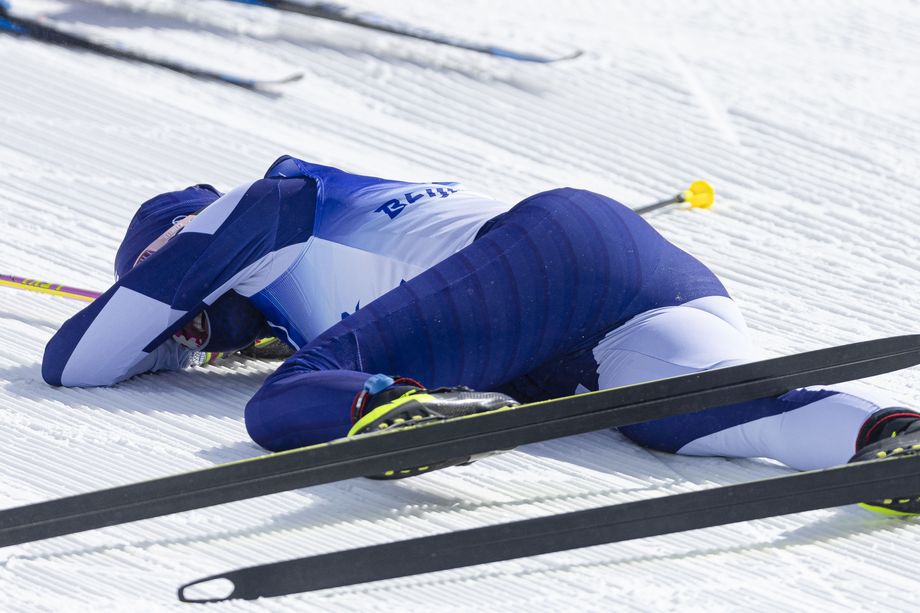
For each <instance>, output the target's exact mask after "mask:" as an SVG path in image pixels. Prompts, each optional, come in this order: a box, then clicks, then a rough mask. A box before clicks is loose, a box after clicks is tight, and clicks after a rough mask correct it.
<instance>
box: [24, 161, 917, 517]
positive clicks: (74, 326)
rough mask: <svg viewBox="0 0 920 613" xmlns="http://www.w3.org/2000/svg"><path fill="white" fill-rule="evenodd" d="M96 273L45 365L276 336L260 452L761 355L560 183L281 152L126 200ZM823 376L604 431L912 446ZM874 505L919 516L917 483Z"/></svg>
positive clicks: (902, 431)
mask: <svg viewBox="0 0 920 613" xmlns="http://www.w3.org/2000/svg"><path fill="white" fill-rule="evenodd" d="M115 273H116V276H117V282H116V283H115V285H113V286H112V287H111V288H110V289H109V290H108V291H107V292H105V294H103V295H102V297H100V298H99V299H98V300H96V301H95V302H93V303H92V304H90V305H89V306H87V307H86V308H85V309H84V310H83V311H81V312H80V313H78V314H77V315H76V316H74V317H73V318H71V319H70V320H69V321H67V322H66V323H65V324H64V325H63V326H62V327H61V329H60V330H59V331H58V332H57V334H55V336H54V337H53V338H52V339H51V341H50V342H49V343H48V346H47V347H46V349H45V357H44V363H43V365H42V374H43V376H44V378H45V380H46V381H47V382H48V383H50V384H52V385H67V386H91V385H111V384H114V383H116V382H118V381H122V380H124V379H127V378H129V377H131V376H134V375H137V374H139V373H143V372H148V371H156V370H163V369H177V368H182V367H184V366H187V365H189V363H190V362H191V361H192V359H193V356H194V355H195V354H196V352H199V351H202V350H204V349H207V350H208V351H233V350H238V349H240V348H241V347H244V346H246V345H248V344H250V343H251V342H252V341H253V340H254V339H256V338H259V337H264V336H272V335H274V336H277V337H279V338H281V339H282V340H284V341H285V342H287V343H288V344H290V345H291V346H292V347H294V348H296V349H297V352H296V353H295V354H294V355H293V356H291V357H290V358H289V359H288V360H287V361H285V362H284V363H283V364H282V365H281V367H280V368H278V370H277V371H276V372H275V373H274V374H272V375H271V376H270V377H269V378H268V379H267V380H266V381H265V383H264V385H263V386H262V388H261V389H260V390H259V391H258V392H257V393H256V395H255V396H254V397H253V398H252V399H251V400H250V401H249V404H248V405H247V406H246V427H247V429H248V430H249V433H250V435H251V436H252V438H253V439H254V440H255V441H256V442H257V443H258V444H260V445H262V446H263V447H265V448H266V449H270V450H273V451H278V450H283V449H290V448H294V447H299V446H303V445H310V444H314V443H319V442H323V441H328V440H331V439H335V438H338V437H342V436H345V435H354V434H358V433H362V432H367V431H371V430H377V429H380V428H384V427H389V426H392V425H394V424H396V423H401V422H400V420H406V421H412V420H413V419H418V418H441V417H443V416H453V415H462V414H469V413H475V412H482V411H489V410H493V409H496V408H498V407H503V406H508V405H509V404H514V403H516V401H521V402H530V401H535V400H542V399H546V398H552V397H556V396H565V395H570V394H573V393H577V392H581V391H588V390H597V389H604V388H612V387H617V386H621V385H627V384H631V383H637V382H641V381H648V380H652V379H661V378H664V377H671V376H675V375H681V374H685V373H690V372H695V371H699V370H705V369H709V368H715V367H722V366H728V365H731V364H737V363H741V362H746V361H750V360H754V359H758V357H759V356H758V352H757V351H756V349H755V348H754V347H753V346H752V344H751V341H750V339H749V338H748V333H747V330H746V327H745V324H744V321H743V319H742V317H741V314H740V313H739V311H738V309H737V307H736V306H735V303H734V302H733V301H732V300H731V299H730V298H729V297H728V293H727V292H726V290H725V288H724V287H723V286H722V283H720V282H719V280H718V279H717V278H716V277H715V275H714V274H713V273H712V272H711V271H710V270H709V269H707V268H706V267H705V266H704V265H703V264H701V263H700V262H699V261H697V260H696V259H695V258H693V257H692V256H690V255H688V254H687V253H685V252H684V251H681V250H680V249H678V248H677V247H675V246H674V245H672V244H670V243H669V242H668V241H666V240H665V239H664V238H663V237H662V236H661V235H659V234H658V233H657V232H656V231H655V230H653V229H652V228H651V226H649V224H648V223H646V222H645V221H644V220H643V219H641V218H640V217H639V216H638V215H636V214H635V213H633V212H632V211H630V210H629V209H628V208H626V207H624V206H623V205H621V204H619V203H617V202H615V201H613V200H611V199H609V198H606V197H604V196H600V195H598V194H594V193H591V192H587V191H580V190H575V189H558V190H553V191H549V192H544V193H541V194H537V195H535V196H531V197H530V198H527V199H526V200H524V201H523V202H521V203H519V204H517V205H516V206H514V207H509V206H508V205H506V204H503V203H501V202H497V201H494V200H491V199H488V198H484V197H482V196H478V195H475V194H473V193H471V192H468V191H466V190H464V189H463V188H462V187H461V186H459V185H458V184H455V183H426V184H414V183H404V182H399V181H389V180H384V179H378V178H373V177H365V176H359V175H353V174H349V173H346V172H343V171H341V170H337V169H335V168H329V167H326V166H319V165H316V164H311V163H308V162H304V161H301V160H297V159H294V158H291V157H282V158H281V159H279V160H278V161H277V162H276V163H275V164H274V165H273V166H272V167H271V168H270V169H269V171H268V172H267V173H266V175H265V178H264V179H260V180H258V181H254V182H252V183H248V184H246V185H243V186H241V187H238V188H236V189H234V190H232V191H230V192H229V193H227V194H225V195H221V194H220V193H219V192H217V191H216V190H215V189H214V188H212V187H210V186H207V185H197V186H194V187H189V188H187V189H185V190H183V191H178V192H172V193H168V194H163V195H160V196H157V197H156V198H154V199H152V200H150V201H148V202H145V203H144V204H143V205H141V207H140V210H139V211H138V212H137V214H136V215H135V216H134V219H132V221H131V223H130V225H129V227H128V231H127V234H126V236H125V238H124V241H123V242H122V244H121V246H120V247H119V249H118V253H117V255H116V257H115ZM397 375H402V376H403V377H411V379H409V378H403V377H399V376H397ZM419 382H421V383H419ZM422 383H424V385H425V386H428V388H427V389H426V388H425V387H423V385H422ZM458 385H463V386H468V387H469V388H472V389H475V390H483V391H481V392H473V391H470V390H467V389H465V388H458V387H450V386H458ZM842 390H843V388H842V387H834V388H825V389H814V388H809V389H800V390H795V391H793V392H790V393H787V394H785V395H783V396H780V397H777V398H768V399H763V400H756V401H752V402H745V403H740V404H735V405H730V406H723V407H719V408H714V409H710V410H706V411H702V412H699V413H694V414H690V415H685V416H680V417H673V418H668V419H661V420H658V421H653V422H649V423H644V424H638V425H633V426H629V427H624V428H621V431H622V432H623V433H624V434H625V435H626V436H628V437H629V438H631V439H632V440H634V441H636V442H638V443H639V444H642V445H645V446H647V447H651V448H653V449H659V450H664V451H670V452H674V453H682V454H689V455H720V456H731V457H767V458H773V459H775V460H779V461H781V462H783V463H785V464H787V465H789V466H791V467H794V468H798V469H812V468H821V467H828V466H832V465H836V464H840V463H843V462H846V461H847V460H848V459H850V458H851V456H853V454H854V452H856V455H855V456H854V458H853V459H866V458H874V457H875V456H876V454H877V452H879V451H889V452H890V451H891V450H892V449H894V448H897V447H908V448H909V446H910V445H911V444H913V443H920V421H918V419H917V418H918V417H920V414H918V413H915V412H913V411H910V410H906V409H903V408H899V407H896V406H892V405H891V403H889V402H887V401H883V400H878V399H875V400H869V399H867V398H869V397H870V393H869V392H867V391H865V390H862V391H860V392H859V395H858V396H857V395H854V394H852V393H847V392H846V391H842ZM505 394H507V395H505ZM514 399H516V400H514ZM895 435H897V436H896V438H894V439H892V437H895ZM468 459H469V458H462V459H457V460H453V461H449V462H444V463H442V464H440V465H437V466H433V467H429V468H428V470H431V469H433V468H441V467H443V466H448V465H451V464H457V463H461V462H464V461H467V460H468ZM420 470H421V469H404V470H402V471H397V472H396V474H395V475H392V476H397V477H398V476H406V475H409V474H415V473H417V472H419V471H420ZM873 504H874V505H876V506H877V508H882V507H885V508H886V510H888V511H889V512H890V511H891V510H895V511H902V512H914V513H917V512H920V501H918V500H900V501H899V500H886V501H881V502H877V503H873Z"/></svg>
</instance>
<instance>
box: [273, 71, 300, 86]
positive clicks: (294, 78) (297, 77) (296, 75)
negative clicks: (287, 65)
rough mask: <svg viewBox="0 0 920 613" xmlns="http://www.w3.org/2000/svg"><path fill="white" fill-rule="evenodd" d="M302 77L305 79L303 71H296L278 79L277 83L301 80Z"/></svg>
mask: <svg viewBox="0 0 920 613" xmlns="http://www.w3.org/2000/svg"><path fill="white" fill-rule="evenodd" d="M301 79H303V73H302V72H295V73H294V74H291V75H288V76H287V77H284V78H283V79H278V80H277V81H276V83H278V84H281V83H294V82H295V81H300V80H301Z"/></svg>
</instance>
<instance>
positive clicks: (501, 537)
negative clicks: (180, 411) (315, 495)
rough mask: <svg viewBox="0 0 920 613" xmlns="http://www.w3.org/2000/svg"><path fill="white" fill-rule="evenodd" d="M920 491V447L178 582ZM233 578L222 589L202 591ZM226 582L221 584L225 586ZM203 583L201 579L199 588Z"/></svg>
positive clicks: (586, 541) (642, 533) (634, 532)
mask: <svg viewBox="0 0 920 613" xmlns="http://www.w3.org/2000/svg"><path fill="white" fill-rule="evenodd" d="M916 492H920V455H910V456H909V455H900V456H891V457H889V458H888V459H885V460H872V461H871V462H860V463H857V464H847V465H845V466H838V467H836V468H829V469H826V470H814V471H810V472H803V473H795V474H791V475H785V476H782V477H774V478H772V479H763V480H760V481H752V482H750V483H740V484H737V485H728V486H724V487H716V488H712V489H707V490H702V491H698V492H689V493H686V494H675V495H671V496H662V497H659V498H649V499H646V500H639V501H636V502H627V503H623V504H616V505H612V506H607V507H602V508H598V509H589V510H586V511H575V512H570V513H561V514H558V515H550V516H548V517H539V518H536V519H526V520H522V521H516V522H513V523H507V524H498V525H495V526H487V527H484V528H473V529H470V530H460V531H457V532H449V533H447V534H439V535H435V536H426V537H421V538H416V539H411V540H407V541H397V542H395V543H386V544H383V545H373V546H370V547H361V548H358V549H349V550H347V551H339V552H335V553H328V554H323V555H317V556H310V557H306V558H300V559H297V560H287V561H284V562H276V563H274V564H263V565H260V566H251V567H249V568H241V569H239V570H234V571H230V572H227V573H223V574H220V575H214V576H211V577H207V578H205V579H200V580H198V581H193V582H191V583H188V584H186V585H184V586H182V587H181V588H179V593H178V596H179V600H181V601H182V602H198V603H204V602H220V601H223V600H231V599H247V600H251V599H254V598H262V597H270V596H283V595H285V594H295V593H298V592H308V591H313V590H322V589H326V588H332V587H340V586H343V585H354V584H358V583H366V582H369V581H380V580H383V579H393V578H396V577H406V576H409V575H418V574H422V573H429V572H434V571H439V570H447V569H450V568H460V567H463V566H473V565H476V564H486V563H488V562H498V561H501V560H513V559H515V558H523V557H527V556H535V555H539V554H543V553H552V552H555V551H565V550H568V549H576V548H579V547H589V546H592V545H601V544H605V543H615V542H619V541H628V540H632V539H638V538H644V537H647V536H657V535H661V534H670V533H673V532H683V531H685V530H696V529H698V528H709V527H712V526H721V525H725V524H733V523H736V522H741V521H749V520H752V519H763V518H765V517H774V516H777V515H787V514H789V513H800V512H802V511H812V510H815V509H825V508H829V507H837V506H841V505H846V504H853V503H856V502H862V501H866V500H873V499H879V498H884V497H888V496H892V495H896V494H905V495H906V494H908V493H916ZM216 580H227V581H230V582H231V583H232V584H233V591H232V592H230V593H229V594H226V595H225V596H223V597H215V596H213V595H212V596H206V597H196V596H195V595H194V594H195V593H196V592H201V591H202V590H208V587H206V586H204V585H203V584H206V583H209V582H211V581H216ZM225 585H226V583H224V584H223V585H214V586H212V589H215V590H219V591H222V592H226V588H225V587H224V586H225ZM196 586H198V587H196Z"/></svg>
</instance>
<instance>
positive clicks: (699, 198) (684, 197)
mask: <svg viewBox="0 0 920 613" xmlns="http://www.w3.org/2000/svg"><path fill="white" fill-rule="evenodd" d="M715 199H716V192H715V190H714V189H712V185H710V184H709V183H707V182H706V181H694V182H693V183H691V184H690V187H689V188H687V189H686V190H684V191H682V192H681V193H679V194H677V195H676V196H674V197H673V198H668V199H667V200H662V201H661V202H656V203H654V204H648V205H646V206H640V207H639V208H638V209H633V210H634V211H635V212H636V213H638V214H639V215H645V214H646V213H649V212H651V211H657V210H658V209H662V208H664V207H666V206H670V205H672V204H680V203H681V202H689V203H690V208H692V209H708V208H709V207H711V206H712V203H713V202H714V201H715Z"/></svg>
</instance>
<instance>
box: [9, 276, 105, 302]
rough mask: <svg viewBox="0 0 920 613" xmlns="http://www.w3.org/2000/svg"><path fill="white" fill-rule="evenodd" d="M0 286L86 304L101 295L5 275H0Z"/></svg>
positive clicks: (85, 290)
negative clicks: (82, 301)
mask: <svg viewBox="0 0 920 613" xmlns="http://www.w3.org/2000/svg"><path fill="white" fill-rule="evenodd" d="M0 285H2V286H5V287H13V288H16V289H24V290H28V291H31V292H39V293H42V294H50V295H52V296H61V297H63V298H73V299H74V300H84V301H86V302H92V301H93V300H95V299H96V298H98V297H99V296H101V295H102V293H101V292H94V291H92V290H88V289H80V288H78V287H67V286H66V285H60V284H58V283H48V282H46V281H39V280H37V279H28V278H26V277H17V276H16V275H6V274H0Z"/></svg>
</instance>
